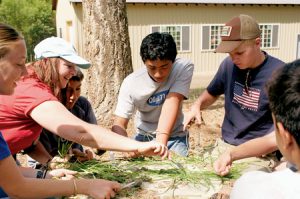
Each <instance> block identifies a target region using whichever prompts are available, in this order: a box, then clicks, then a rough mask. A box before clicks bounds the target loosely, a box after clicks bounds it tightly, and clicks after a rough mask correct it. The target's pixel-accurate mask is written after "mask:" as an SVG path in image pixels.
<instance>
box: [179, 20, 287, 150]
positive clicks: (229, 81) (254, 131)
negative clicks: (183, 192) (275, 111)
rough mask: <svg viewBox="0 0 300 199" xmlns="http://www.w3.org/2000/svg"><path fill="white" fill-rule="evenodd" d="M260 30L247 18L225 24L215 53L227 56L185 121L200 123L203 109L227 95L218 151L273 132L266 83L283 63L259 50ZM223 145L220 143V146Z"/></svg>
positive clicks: (254, 22) (255, 23)
mask: <svg viewBox="0 0 300 199" xmlns="http://www.w3.org/2000/svg"><path fill="white" fill-rule="evenodd" d="M260 34H261V31H260V29H259V25H258V23H257V22H256V21H255V19H253V18H252V17H250V16H248V15H239V16H237V17H234V18H233V19H231V20H230V21H229V22H227V23H226V24H225V26H224V27H223V28H222V31H221V38H222V42H221V43H220V45H219V46H218V47H217V49H216V52H220V53H228V54H229V56H228V57H227V58H225V59H224V61H223V62H222V63H221V65H220V67H219V69H218V71H217V73H216V75H215V77H214V78H213V80H212V81H211V82H210V84H209V85H208V87H207V89H206V90H205V91H204V92H203V93H202V94H201V95H200V96H199V98H198V99H197V100H196V102H195V103H194V104H193V106H192V107H191V110H190V112H189V113H188V114H187V117H186V119H185V123H184V124H185V126H187V124H188V123H189V122H190V121H191V120H192V119H193V118H195V119H196V122H198V123H201V112H200V111H201V110H203V109H205V108H207V107H208V106H210V105H211V104H213V103H214V102H215V101H216V100H217V99H218V97H219V96H220V95H222V94H224V96H225V116H224V121H223V124H222V140H223V141H224V142H221V143H222V144H221V145H223V144H224V145H225V147H221V149H218V150H219V151H224V150H226V149H228V148H231V147H232V145H233V146H237V145H240V144H242V143H244V142H246V141H248V140H251V139H253V138H258V137H261V136H264V135H266V134H269V133H270V132H272V131H273V130H274V128H273V122H272V116H271V111H270V109H269V102H268V97H267V94H266V92H265V89H264V87H265V83H266V81H267V79H268V78H269V77H270V76H271V74H272V72H273V71H274V70H275V69H277V68H279V67H281V66H282V65H283V64H284V63H283V62H282V61H281V60H279V59H277V58H274V57H272V56H271V55H268V54H267V53H266V52H264V51H262V50H261V49H260V45H261V38H260ZM218 144H219V145H220V142H219V143H218Z"/></svg>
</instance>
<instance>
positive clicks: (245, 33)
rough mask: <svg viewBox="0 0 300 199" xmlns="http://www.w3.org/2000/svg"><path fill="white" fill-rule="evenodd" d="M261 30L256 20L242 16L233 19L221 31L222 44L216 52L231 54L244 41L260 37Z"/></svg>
mask: <svg viewBox="0 0 300 199" xmlns="http://www.w3.org/2000/svg"><path fill="white" fill-rule="evenodd" d="M260 34H261V30H260V29H259V25H258V23H257V22H256V20H255V19H254V18H252V17H251V16H248V15H240V16H237V17H234V18H232V19H231V20H230V21H228V22H227V23H226V24H225V26H223V27H222V29H221V39H222V41H221V43H220V44H219V46H218V47H217V48H216V50H215V52H218V53H229V52H231V51H233V50H234V49H236V48H237V47H238V46H239V45H241V43H242V42H243V41H244V40H249V39H255V38H258V37H260Z"/></svg>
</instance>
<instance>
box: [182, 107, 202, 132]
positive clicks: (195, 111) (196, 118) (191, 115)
mask: <svg viewBox="0 0 300 199" xmlns="http://www.w3.org/2000/svg"><path fill="white" fill-rule="evenodd" d="M191 122H195V123H196V124H198V125H201V124H202V123H203V118H202V114H201V111H200V106H198V105H196V104H194V105H193V106H192V107H191V110H190V111H189V112H187V113H185V114H184V120H183V129H184V130H186V129H187V127H188V126H189V124H190V123H191Z"/></svg>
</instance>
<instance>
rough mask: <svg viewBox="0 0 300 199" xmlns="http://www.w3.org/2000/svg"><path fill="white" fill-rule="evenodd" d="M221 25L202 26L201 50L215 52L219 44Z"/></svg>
mask: <svg viewBox="0 0 300 199" xmlns="http://www.w3.org/2000/svg"><path fill="white" fill-rule="evenodd" d="M222 26H223V25H208V26H202V50H215V49H216V48H217V46H218V45H219V43H220V42H221V37H220V34H221V29H222Z"/></svg>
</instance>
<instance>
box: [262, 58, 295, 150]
mask: <svg viewBox="0 0 300 199" xmlns="http://www.w3.org/2000/svg"><path fill="white" fill-rule="evenodd" d="M267 90H268V95H269V101H270V108H271V110H272V112H273V114H274V116H275V119H276V121H277V122H281V123H282V125H283V126H284V128H285V129H286V130H287V131H288V132H289V133H290V134H292V136H293V137H294V138H295V140H296V142H297V144H298V146H300V60H296V61H294V62H291V63H288V64H286V65H285V66H284V67H283V68H280V69H279V70H277V71H276V72H274V74H273V75H272V78H271V79H270V80H269V81H268V83H267ZM275 125H276V124H275Z"/></svg>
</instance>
